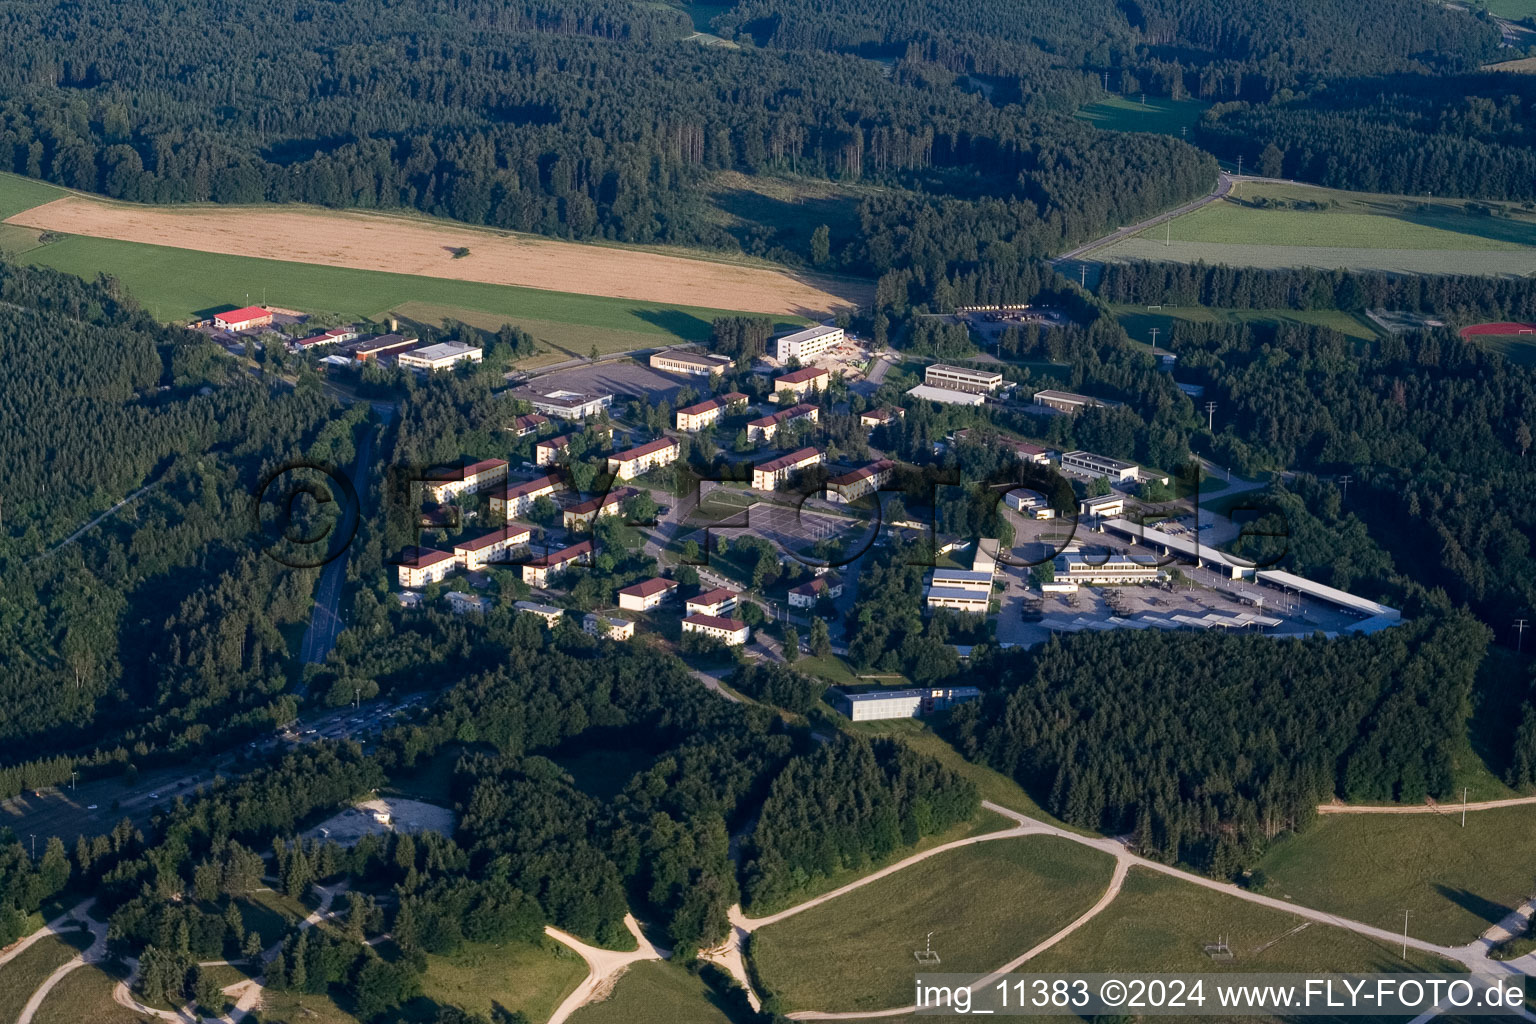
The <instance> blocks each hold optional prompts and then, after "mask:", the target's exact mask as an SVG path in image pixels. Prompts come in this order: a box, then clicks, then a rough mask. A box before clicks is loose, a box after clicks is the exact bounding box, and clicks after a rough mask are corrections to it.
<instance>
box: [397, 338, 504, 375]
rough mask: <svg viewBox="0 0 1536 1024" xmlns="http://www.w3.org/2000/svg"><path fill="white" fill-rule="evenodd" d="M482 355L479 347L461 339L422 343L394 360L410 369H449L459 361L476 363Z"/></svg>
mask: <svg viewBox="0 0 1536 1024" xmlns="http://www.w3.org/2000/svg"><path fill="white" fill-rule="evenodd" d="M482 357H483V353H482V352H481V350H480V348H479V347H478V346H475V345H466V344H464V343H463V342H462V341H445V342H442V343H441V344H437V345H424V346H422V347H421V348H416V349H412V350H411V351H409V352H402V353H400V358H399V359H398V360H396V362H398V363H399V364H400V365H401V366H405V367H409V368H410V369H412V370H424V371H428V372H430V371H433V370H451V369H453V368H454V367H455V366H458V365H459V364H460V363H478V362H480V360H481V358H482Z"/></svg>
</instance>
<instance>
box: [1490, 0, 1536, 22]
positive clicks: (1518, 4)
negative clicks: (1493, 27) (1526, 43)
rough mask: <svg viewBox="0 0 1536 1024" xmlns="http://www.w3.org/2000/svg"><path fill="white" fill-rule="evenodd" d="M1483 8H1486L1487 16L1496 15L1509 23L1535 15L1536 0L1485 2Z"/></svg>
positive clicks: (1494, 0)
mask: <svg viewBox="0 0 1536 1024" xmlns="http://www.w3.org/2000/svg"><path fill="white" fill-rule="evenodd" d="M1483 6H1484V7H1487V8H1488V13H1489V14H1496V15H1498V16H1499V17H1500V18H1508V19H1509V20H1510V21H1519V20H1520V19H1521V18H1529V17H1531V16H1532V15H1536V0H1486V2H1485V3H1484V4H1483Z"/></svg>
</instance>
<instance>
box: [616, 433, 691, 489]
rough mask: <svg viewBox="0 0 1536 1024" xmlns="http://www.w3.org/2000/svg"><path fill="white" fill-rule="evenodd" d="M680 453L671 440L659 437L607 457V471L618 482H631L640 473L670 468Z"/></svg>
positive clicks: (675, 443) (676, 444)
mask: <svg viewBox="0 0 1536 1024" xmlns="http://www.w3.org/2000/svg"><path fill="white" fill-rule="evenodd" d="M681 452H682V449H681V448H680V447H679V446H678V443H677V442H676V441H674V440H673V439H672V438H670V437H660V438H657V439H656V440H654V441H650V442H648V443H646V444H642V445H641V446H640V447H638V448H631V449H630V450H629V451H627V452H619V453H618V454H617V455H610V456H608V471H609V472H610V473H613V474H614V475H615V476H617V477H618V478H619V479H620V480H633V479H634V478H635V477H637V476H640V475H641V474H642V473H648V472H650V471H651V470H653V469H656V468H658V467H661V466H670V465H671V464H672V463H674V462H676V461H677V457H678V455H679V454H681Z"/></svg>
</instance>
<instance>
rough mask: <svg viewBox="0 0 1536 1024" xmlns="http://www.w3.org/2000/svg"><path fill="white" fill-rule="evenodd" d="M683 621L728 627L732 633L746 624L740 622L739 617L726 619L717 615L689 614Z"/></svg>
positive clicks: (743, 627)
mask: <svg viewBox="0 0 1536 1024" xmlns="http://www.w3.org/2000/svg"><path fill="white" fill-rule="evenodd" d="M683 621H684V622H691V623H693V624H694V625H695V626H709V627H712V628H714V629H728V630H730V631H731V632H732V633H735V632H738V631H740V630H743V629H745V628H746V627H747V624H746V623H745V622H742V621H741V620H740V619H727V618H722V617H721V616H719V615H690V616H688V617H687V618H686V619H684V620H683Z"/></svg>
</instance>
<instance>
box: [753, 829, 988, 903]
mask: <svg viewBox="0 0 1536 1024" xmlns="http://www.w3.org/2000/svg"><path fill="white" fill-rule="evenodd" d="M1012 825H1013V822H1011V821H1009V820H1008V819H1007V818H1005V817H1003V816H1002V815H1001V814H996V813H993V812H992V811H989V810H986V809H985V808H983V809H982V810H980V811H979V812H977V814H976V817H974V818H972V819H971V820H970V821H964V822H961V823H960V824H958V825H956V826H955V827H954V828H951V829H949V830H947V831H945V832H940V833H938V834H937V835H930V836H924V837H923V838H922V839H920V840H918V841H917V842H916V843H913V844H912V845H911V846H904V847H902V848H901V849H900V850H898V851H897V852H895V853H893V854H891V856H889V857H886V858H884V859H882V860H877V861H871V862H870V863H868V864H865V865H862V866H861V867H857V868H844V869H843V870H841V871H835V872H833V873H832V874H830V875H818V876H817V877H815V878H813V879H812V880H811V881H810V882H809V883H808V884H807V885H806V886H805V887H804V888H802V889H799V890H797V891H796V892H795V894H794V896H792V897H790V898H789V899H788V900H786V901H782V902H779V903H766V904H753V905H752V906H750V907H747V908H746V910H747V913H748V914H750V915H751V916H753V917H767V916H768V915H769V914H776V913H778V912H779V911H781V910H786V909H788V908H789V907H792V906H794V905H795V904H797V903H804V902H805V901H806V900H809V899H814V898H815V897H817V896H820V895H821V894H822V893H827V892H831V891H832V890H833V889H839V888H842V887H843V886H845V885H847V884H848V883H849V882H854V881H857V880H859V879H860V878H863V877H864V876H865V875H869V874H873V873H874V872H876V871H879V870H880V869H881V868H884V867H886V866H887V865H889V864H894V863H896V862H897V861H899V860H902V859H904V858H906V857H910V856H912V854H914V853H922V852H923V851H924V850H931V849H933V848H934V847H935V846H943V845H944V844H945V843H952V842H954V841H956V840H957V839H969V838H970V837H971V836H980V835H986V834H987V833H988V832H1000V831H1002V830H1003V829H1006V828H1009V827H1011V826H1012ZM940 856H943V855H942V854H941V855H940Z"/></svg>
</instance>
